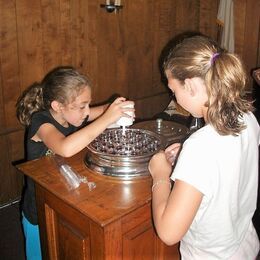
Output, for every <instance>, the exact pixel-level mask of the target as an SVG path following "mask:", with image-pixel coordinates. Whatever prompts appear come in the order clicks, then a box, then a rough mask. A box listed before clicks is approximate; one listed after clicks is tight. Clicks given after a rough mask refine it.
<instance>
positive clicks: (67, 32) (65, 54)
mask: <svg viewBox="0 0 260 260" xmlns="http://www.w3.org/2000/svg"><path fill="white" fill-rule="evenodd" d="M73 2H74V1H73ZM71 5H72V3H71V1H70V0H63V1H60V43H61V49H62V55H61V64H63V65H72V64H73V62H72V56H73V55H74V51H75V49H73V45H72V42H73V35H72V33H73V29H72V22H73V17H72V14H71Z"/></svg>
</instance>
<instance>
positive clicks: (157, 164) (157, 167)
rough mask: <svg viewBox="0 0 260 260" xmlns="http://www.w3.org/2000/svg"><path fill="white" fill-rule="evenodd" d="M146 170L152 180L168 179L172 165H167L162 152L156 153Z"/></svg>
mask: <svg viewBox="0 0 260 260" xmlns="http://www.w3.org/2000/svg"><path fill="white" fill-rule="evenodd" d="M148 169H149V171H150V173H151V175H152V177H153V179H154V180H156V179H158V180H163V179H169V176H170V174H171V172H172V165H171V163H169V161H168V160H167V157H166V153H165V152H164V151H160V152H158V153H156V154H155V155H154V156H153V157H152V159H151V160H150V162H149V165H148Z"/></svg>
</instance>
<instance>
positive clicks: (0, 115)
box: [0, 51, 5, 131]
mask: <svg viewBox="0 0 260 260" xmlns="http://www.w3.org/2000/svg"><path fill="white" fill-rule="evenodd" d="M0 52H1V51H0ZM1 71H2V62H1V56H0V72H1ZM2 85H3V84H2V73H0V130H1V131H3V130H4V128H5V113H4V100H3V93H2V90H3V86H2Z"/></svg>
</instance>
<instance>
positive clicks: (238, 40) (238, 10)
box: [234, 0, 246, 58]
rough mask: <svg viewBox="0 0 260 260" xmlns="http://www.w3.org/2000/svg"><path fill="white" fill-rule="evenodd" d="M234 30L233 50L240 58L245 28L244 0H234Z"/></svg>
mask: <svg viewBox="0 0 260 260" xmlns="http://www.w3.org/2000/svg"><path fill="white" fill-rule="evenodd" d="M234 3H235V4H234V26H235V28H234V31H235V52H236V53H237V54H238V55H239V56H240V57H241V58H242V57H243V51H244V48H245V47H246V46H244V43H245V42H244V39H245V29H246V1H244V0H235V1H234Z"/></svg>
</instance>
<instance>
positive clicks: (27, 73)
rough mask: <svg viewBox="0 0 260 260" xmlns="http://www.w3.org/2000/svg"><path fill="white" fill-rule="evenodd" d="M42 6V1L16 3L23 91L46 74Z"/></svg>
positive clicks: (18, 0)
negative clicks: (44, 68)
mask: <svg viewBox="0 0 260 260" xmlns="http://www.w3.org/2000/svg"><path fill="white" fill-rule="evenodd" d="M40 4H41V2H40V0H35V1H33V2H32V1H28V0H17V1H16V17H17V37H18V49H19V53H18V56H19V71H20V85H21V88H22V90H23V89H25V88H27V87H28V86H29V85H31V84H32V83H34V82H35V81H40V80H41V79H42V75H43V73H44V72H43V52H42V50H43V46H42V21H41V5H40ZM32 10H33V12H32Z"/></svg>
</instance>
